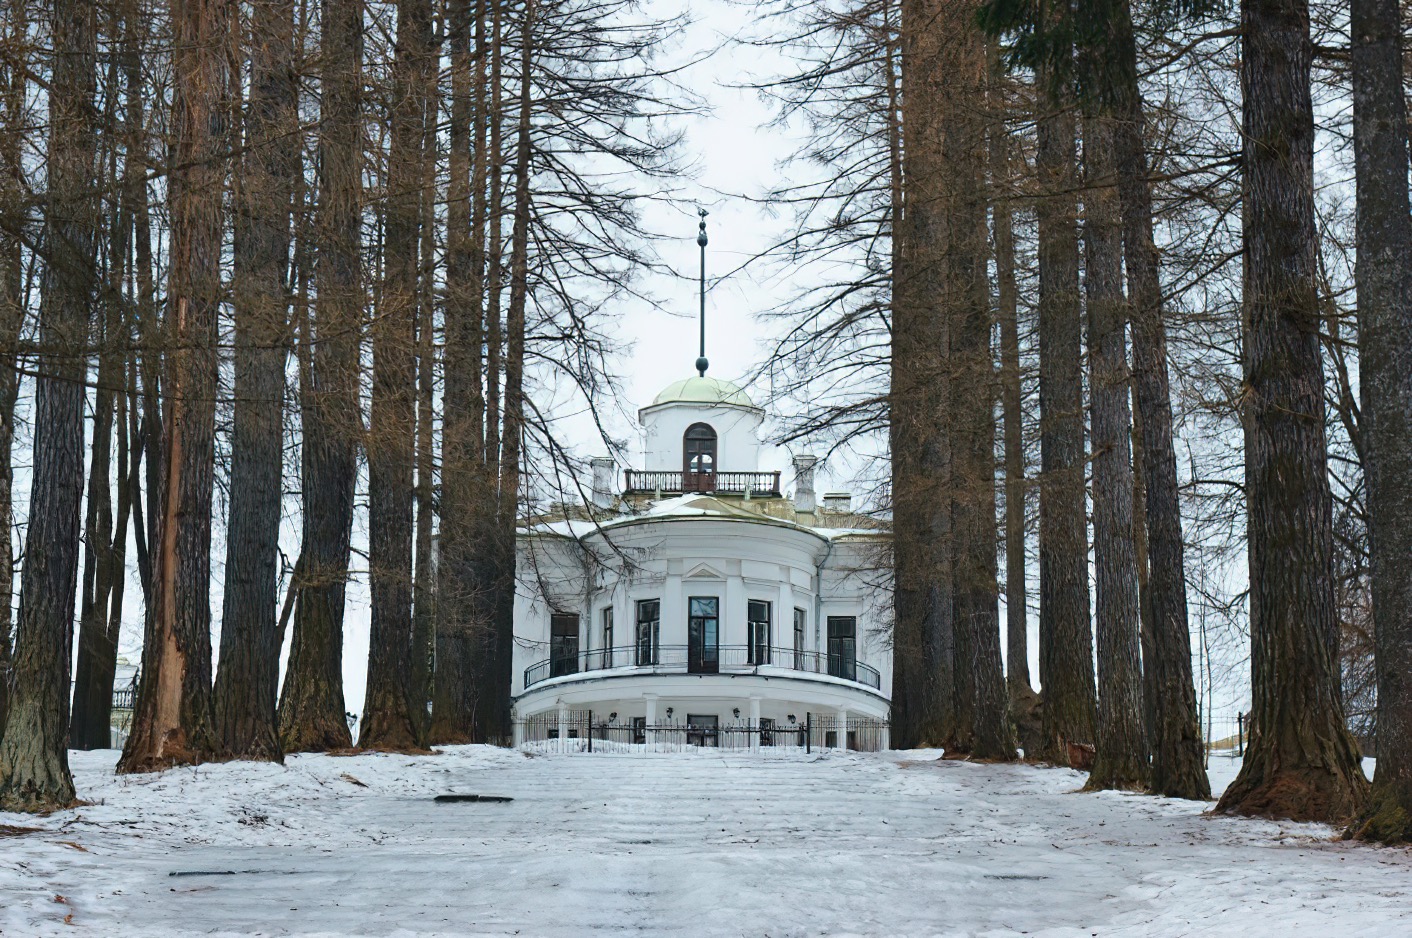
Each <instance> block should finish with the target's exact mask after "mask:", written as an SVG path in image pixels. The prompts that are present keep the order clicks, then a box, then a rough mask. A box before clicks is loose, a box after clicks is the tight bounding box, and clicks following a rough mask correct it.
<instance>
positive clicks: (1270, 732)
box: [1216, 0, 1368, 822]
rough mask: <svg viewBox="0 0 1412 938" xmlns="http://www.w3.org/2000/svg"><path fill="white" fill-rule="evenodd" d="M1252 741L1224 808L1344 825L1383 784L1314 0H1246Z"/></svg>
mask: <svg viewBox="0 0 1412 938" xmlns="http://www.w3.org/2000/svg"><path fill="white" fill-rule="evenodd" d="M1241 25H1242V30H1241V36H1242V40H1241V42H1242V52H1243V55H1242V58H1241V90H1242V92H1243V97H1244V101H1245V107H1244V111H1243V116H1242V130H1243V132H1244V137H1245V141H1246V143H1245V150H1244V168H1245V176H1244V183H1243V186H1242V190H1243V191H1242V206H1243V210H1244V218H1243V230H1244V234H1245V283H1244V320H1245V323H1244V324H1245V337H1244V345H1245V348H1244V360H1245V394H1244V402H1243V403H1244V423H1245V465H1246V470H1245V472H1246V502H1247V515H1248V516H1247V521H1246V524H1247V534H1248V537H1249V555H1250V645H1251V655H1250V668H1251V691H1252V695H1251V696H1252V708H1251V727H1250V745H1249V748H1247V750H1246V753H1245V761H1244V763H1243V764H1242V765H1241V770H1240V774H1239V775H1237V776H1236V778H1235V781H1233V782H1232V783H1231V785H1230V787H1229V788H1227V789H1226V791H1225V794H1223V795H1222V796H1221V800H1220V802H1219V803H1218V804H1217V806H1216V808H1217V810H1218V811H1221V812H1223V813H1228V814H1253V815H1261V816H1265V817H1280V818H1291V819H1294V820H1301V821H1323V822H1337V821H1344V820H1348V819H1349V818H1351V817H1352V816H1353V815H1355V814H1356V813H1357V812H1358V810H1359V809H1360V808H1361V807H1362V806H1363V802H1364V800H1365V798H1366V795H1367V788H1368V783H1367V780H1366V779H1365V778H1364V777H1363V770H1362V768H1361V766H1360V764H1359V754H1358V750H1357V747H1356V745H1355V744H1354V742H1353V737H1352V735H1351V734H1350V733H1349V732H1348V727H1347V725H1346V724H1345V722H1344V713H1343V699H1342V694H1341V692H1340V689H1339V670H1338V632H1337V623H1336V616H1335V611H1334V584H1333V500H1332V497H1331V496H1330V493H1329V479H1328V464H1327V451H1326V448H1325V439H1324V375H1323V362H1322V360H1321V357H1320V350H1319V300H1318V295H1317V292H1316V288H1315V280H1314V278H1315V273H1316V270H1315V264H1316V256H1315V252H1316V243H1315V237H1316V236H1315V231H1314V173H1313V158H1314V112H1313V106H1312V103H1311V101H1310V90H1309V70H1310V61H1311V58H1312V54H1313V47H1312V43H1311V42H1310V38H1309V7H1308V4H1307V2H1306V0H1244V2H1243V3H1242V5H1241Z"/></svg>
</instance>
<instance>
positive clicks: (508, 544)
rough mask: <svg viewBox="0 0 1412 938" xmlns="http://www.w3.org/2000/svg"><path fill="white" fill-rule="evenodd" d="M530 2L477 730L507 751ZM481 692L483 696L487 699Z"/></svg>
mask: <svg viewBox="0 0 1412 938" xmlns="http://www.w3.org/2000/svg"><path fill="white" fill-rule="evenodd" d="M535 13H536V10H535V0H527V2H526V4H525V9H524V14H523V19H522V21H521V33H520V88H519V118H518V126H517V128H516V140H515V168H514V174H515V175H514V179H515V195H514V214H513V215H512V220H513V223H514V230H513V232H512V234H511V238H510V297H509V304H508V306H507V307H506V311H505V389H504V392H503V393H504V429H503V431H502V434H501V450H500V498H499V502H498V519H497V524H496V538H495V544H496V548H497V550H496V554H497V561H498V562H497V563H496V569H495V581H494V582H495V594H494V595H495V604H494V607H493V615H494V619H493V623H494V631H493V640H492V643H491V647H490V649H489V653H488V654H487V655H486V658H485V660H486V663H487V664H488V665H489V668H488V672H489V679H488V680H487V681H486V686H485V688H484V689H483V690H480V691H479V698H480V705H479V707H478V709H477V722H478V723H479V724H480V725H481V727H482V732H483V738H484V739H485V740H486V741H487V742H491V743H496V744H499V745H508V744H509V741H510V738H511V736H512V731H513V727H512V726H511V723H510V688H511V686H512V675H511V667H512V664H513V654H512V653H513V650H514V621H513V620H514V600H515V575H516V570H515V566H516V557H515V531H516V527H517V525H518V520H519V504H520V502H519V496H520V458H521V455H522V453H523V448H524V436H525V418H524V414H525V403H524V367H525V313H526V308H527V306H528V303H529V246H530V237H529V228H530V122H531V119H532V117H533V114H532V110H531V84H532V76H533V67H534V54H533V53H534V41H535V35H534V29H535ZM486 691H488V692H489V693H488V694H487V693H486Z"/></svg>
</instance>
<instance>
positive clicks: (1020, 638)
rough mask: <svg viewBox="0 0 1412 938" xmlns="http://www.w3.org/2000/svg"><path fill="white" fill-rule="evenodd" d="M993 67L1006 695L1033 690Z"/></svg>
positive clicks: (1015, 325)
mask: <svg viewBox="0 0 1412 938" xmlns="http://www.w3.org/2000/svg"><path fill="white" fill-rule="evenodd" d="M992 55H993V53H992ZM998 72H999V69H998V66H994V65H993V66H992V68H991V74H992V76H993V78H992V93H993V98H992V104H991V109H992V111H993V112H994V113H993V117H992V124H991V135H990V153H989V158H990V173H991V190H992V193H993V197H992V203H991V204H992V209H991V212H992V226H993V228H994V237H995V280H996V286H997V297H996V299H997V305H998V313H999V319H1000V403H1001V413H1002V416H1003V419H1004V425H1005V430H1004V452H1005V652H1006V662H1005V664H1006V683H1007V684H1008V686H1009V688H1010V696H1011V698H1012V699H1013V700H1017V699H1019V698H1021V697H1028V696H1031V695H1033V693H1034V691H1033V690H1032V689H1031V685H1030V656H1029V615H1028V612H1029V610H1028V606H1027V603H1028V601H1029V600H1028V597H1027V595H1026V588H1025V567H1026V564H1025V559H1026V558H1025V437H1024V416H1023V406H1024V392H1023V390H1022V388H1021V385H1020V313H1019V289H1018V288H1017V287H1016V284H1015V229H1014V213H1013V211H1012V209H1011V205H1010V199H1011V189H1012V186H1013V173H1012V171H1011V167H1010V139H1009V134H1008V133H1007V131H1006V129H1005V118H1004V108H1005V104H1004V100H1003V95H1002V93H1001V90H1000V89H999V87H998V85H999V78H998Z"/></svg>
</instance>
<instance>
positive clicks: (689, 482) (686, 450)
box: [682, 423, 716, 491]
mask: <svg viewBox="0 0 1412 938" xmlns="http://www.w3.org/2000/svg"><path fill="white" fill-rule="evenodd" d="M715 474H716V431H715V430H713V429H711V426H710V424H705V423H693V424H692V425H691V426H689V427H687V429H686V435H685V436H684V437H683V438H682V477H683V478H682V488H683V489H685V490H687V491H710V490H711V488H713V487H714V477H715Z"/></svg>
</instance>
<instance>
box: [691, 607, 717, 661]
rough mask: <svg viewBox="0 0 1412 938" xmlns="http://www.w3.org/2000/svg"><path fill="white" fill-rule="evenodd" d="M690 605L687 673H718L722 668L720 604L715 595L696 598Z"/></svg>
mask: <svg viewBox="0 0 1412 938" xmlns="http://www.w3.org/2000/svg"><path fill="white" fill-rule="evenodd" d="M688 604H689V605H688V607H687V617H688V618H687V637H686V641H687V649H686V670H687V671H688V672H689V673H691V674H716V673H717V672H719V671H720V669H721V667H720V649H721V638H720V632H721V617H720V607H721V601H720V599H718V598H717V597H715V596H693V597H691V599H690V600H688Z"/></svg>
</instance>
